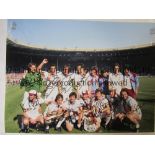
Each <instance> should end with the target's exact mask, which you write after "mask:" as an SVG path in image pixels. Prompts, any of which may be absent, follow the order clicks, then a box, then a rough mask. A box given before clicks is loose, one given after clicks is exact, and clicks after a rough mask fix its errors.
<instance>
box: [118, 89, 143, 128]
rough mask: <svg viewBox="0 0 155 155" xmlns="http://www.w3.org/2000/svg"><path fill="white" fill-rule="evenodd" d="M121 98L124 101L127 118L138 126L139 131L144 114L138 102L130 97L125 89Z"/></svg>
mask: <svg viewBox="0 0 155 155" xmlns="http://www.w3.org/2000/svg"><path fill="white" fill-rule="evenodd" d="M121 97H122V99H123V106H124V110H125V113H126V117H127V118H128V119H129V120H130V121H131V122H133V123H134V124H135V125H136V129H139V128H140V124H139V122H140V120H141V118H142V112H141V109H140V108H139V106H138V103H137V101H136V100H135V99H134V98H132V97H131V96H129V95H128V92H127V90H125V89H122V91H121Z"/></svg>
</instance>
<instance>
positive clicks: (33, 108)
mask: <svg viewBox="0 0 155 155" xmlns="http://www.w3.org/2000/svg"><path fill="white" fill-rule="evenodd" d="M43 102H44V100H43V99H42V98H41V97H39V98H38V96H37V92H36V91H35V90H31V91H29V96H28V99H27V100H25V102H24V104H23V109H24V113H23V116H24V117H23V124H24V131H25V132H28V131H29V124H32V125H36V127H37V129H38V125H39V124H40V125H43V124H44V119H43V115H42V109H41V104H42V103H43Z"/></svg>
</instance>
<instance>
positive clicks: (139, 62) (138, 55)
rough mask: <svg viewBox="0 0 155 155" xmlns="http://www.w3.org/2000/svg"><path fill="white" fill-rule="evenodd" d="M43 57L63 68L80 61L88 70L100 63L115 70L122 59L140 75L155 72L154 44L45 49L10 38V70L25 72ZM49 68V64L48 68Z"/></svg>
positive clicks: (8, 40) (9, 71)
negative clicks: (30, 65) (31, 64)
mask: <svg viewBox="0 0 155 155" xmlns="http://www.w3.org/2000/svg"><path fill="white" fill-rule="evenodd" d="M43 58H47V59H48V60H49V65H50V64H56V65H57V69H58V70H60V71H61V70H62V67H63V66H64V64H70V65H71V67H72V70H74V68H75V67H76V65H77V64H79V63H83V64H85V66H86V67H87V68H88V69H90V67H91V66H97V67H98V68H99V69H102V68H108V69H110V70H111V69H112V68H113V65H114V64H115V63H116V62H118V63H119V64H120V66H121V68H122V69H123V67H124V66H125V65H126V64H128V65H129V66H131V69H132V70H133V71H135V72H136V73H139V74H140V75H155V61H154V60H155V45H153V44H148V45H143V46H137V47H129V48H122V49H121V48H120V49H45V48H40V47H33V46H30V45H26V44H20V43H16V42H15V41H13V40H10V39H7V63H6V64H7V66H6V72H7V73H22V72H23V71H24V70H25V69H26V68H27V64H28V63H29V62H34V63H36V64H39V63H40V62H41V61H42V59H43ZM48 68H49V66H48V65H47V66H46V68H44V69H45V70H48ZM8 75H9V74H8ZM9 76H10V75H9Z"/></svg>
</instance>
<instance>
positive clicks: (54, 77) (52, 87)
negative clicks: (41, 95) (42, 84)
mask: <svg viewBox="0 0 155 155" xmlns="http://www.w3.org/2000/svg"><path fill="white" fill-rule="evenodd" d="M47 63H48V60H47V59H44V60H43V61H42V63H41V64H40V65H39V66H38V68H37V70H38V71H40V72H41V73H42V74H43V76H44V78H45V80H46V82H47V83H46V92H45V103H46V104H49V103H51V102H54V101H55V98H56V96H57V94H59V93H60V78H59V72H57V70H56V66H55V65H51V67H50V70H49V72H46V71H41V69H42V67H43V66H44V65H45V64H47Z"/></svg>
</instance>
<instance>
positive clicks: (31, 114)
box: [26, 111, 42, 119]
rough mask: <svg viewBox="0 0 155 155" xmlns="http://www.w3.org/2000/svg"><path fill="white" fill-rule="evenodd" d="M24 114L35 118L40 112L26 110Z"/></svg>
mask: <svg viewBox="0 0 155 155" xmlns="http://www.w3.org/2000/svg"><path fill="white" fill-rule="evenodd" d="M26 114H27V115H28V117H29V118H31V119H36V118H37V117H38V116H42V114H40V113H39V112H36V111H28V112H26Z"/></svg>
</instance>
